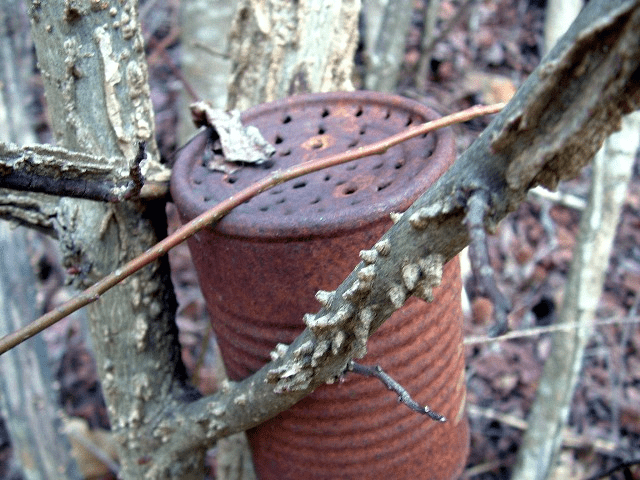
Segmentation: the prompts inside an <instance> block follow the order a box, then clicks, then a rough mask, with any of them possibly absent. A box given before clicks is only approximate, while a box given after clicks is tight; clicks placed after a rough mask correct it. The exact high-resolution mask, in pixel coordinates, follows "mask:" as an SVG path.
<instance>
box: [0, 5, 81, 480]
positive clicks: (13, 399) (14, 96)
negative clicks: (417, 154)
mask: <svg viewBox="0 0 640 480" xmlns="http://www.w3.org/2000/svg"><path fill="white" fill-rule="evenodd" d="M0 6H1V7H2V8H1V9H0V84H1V88H0V119H1V120H0V141H2V142H17V143H33V142H34V140H35V135H34V133H33V129H32V128H31V124H30V123H29V116H28V115H27V112H26V100H27V99H28V94H27V91H26V88H25V82H24V81H23V79H24V78H26V75H27V74H28V73H29V72H30V69H31V65H32V64H33V54H32V53H31V48H32V44H31V42H30V41H29V38H30V37H29V35H28V31H29V29H28V23H27V18H26V15H25V12H24V11H23V10H22V8H21V7H22V6H21V5H20V4H19V3H18V4H16V3H15V2H11V1H8V0H2V1H0ZM20 197H21V198H23V199H24V200H25V201H31V202H32V203H38V201H37V198H36V199H33V196H31V195H29V194H22V195H20ZM13 208H18V207H16V205H15V204H14V205H13ZM28 252H29V242H28V240H27V234H26V232H25V231H24V229H22V228H18V229H11V228H10V226H9V225H8V224H7V223H6V222H0V334H1V335H6V334H8V333H10V332H12V331H14V330H16V329H18V328H20V327H22V326H24V325H26V324H27V323H28V322H30V321H31V320H32V319H33V318H34V317H35V316H36V315H37V309H36V305H37V302H36V292H35V284H36V279H35V275H34V273H33V270H32V267H31V262H30V259H29V254H28ZM48 360H49V357H48V355H47V349H46V345H45V343H44V340H43V339H42V338H38V339H35V341H34V342H30V343H27V344H23V345H20V346H19V347H18V348H16V349H14V350H12V351H10V352H8V353H7V355H4V356H3V357H2V358H0V373H1V374H0V406H1V407H2V412H3V417H4V419H5V422H6V424H7V428H8V431H9V432H10V435H11V441H12V447H13V451H14V454H13V457H14V459H15V460H16V463H20V466H21V468H22V471H23V474H24V475H25V476H26V477H27V478H29V479H33V480H36V479H47V478H50V479H61V480H62V479H75V478H80V476H79V473H78V469H77V466H76V465H75V462H74V461H73V459H72V457H71V454H70V444H69V441H68V439H67V438H66V437H65V436H64V434H63V433H62V432H61V431H60V430H61V419H60V413H61V412H60V411H59V410H60V409H59V408H58V407H57V406H56V405H57V400H56V398H55V394H54V391H53V387H52V381H53V377H52V374H51V371H50V368H49V361H48Z"/></svg>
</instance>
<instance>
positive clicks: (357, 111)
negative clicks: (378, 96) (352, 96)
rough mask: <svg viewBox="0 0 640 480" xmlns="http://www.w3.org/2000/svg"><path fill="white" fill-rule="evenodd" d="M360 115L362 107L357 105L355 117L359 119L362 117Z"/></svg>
mask: <svg viewBox="0 0 640 480" xmlns="http://www.w3.org/2000/svg"><path fill="white" fill-rule="evenodd" d="M362 113H363V111H362V105H358V109H357V110H356V113H355V116H356V117H360V116H362Z"/></svg>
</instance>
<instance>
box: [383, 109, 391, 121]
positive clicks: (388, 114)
mask: <svg viewBox="0 0 640 480" xmlns="http://www.w3.org/2000/svg"><path fill="white" fill-rule="evenodd" d="M390 118H391V110H387V113H385V115H384V119H385V120H389V119H390Z"/></svg>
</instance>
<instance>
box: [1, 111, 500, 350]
mask: <svg viewBox="0 0 640 480" xmlns="http://www.w3.org/2000/svg"><path fill="white" fill-rule="evenodd" d="M502 107H503V104H495V105H487V106H482V105H479V106H475V107H471V108H469V109H467V110H464V111H462V112H457V113H454V114H451V115H448V116H446V117H442V118H439V119H437V120H433V121H430V122H427V123H424V124H422V125H417V126H415V127H412V128H409V129H407V130H405V131H404V132H400V133H398V134H396V135H392V136H391V137H389V138H386V139H384V140H381V141H379V142H375V143H372V144H370V145H367V146H365V147H359V148H357V149H354V150H349V151H347V152H343V153H339V154H336V155H330V156H328V157H324V158H319V159H316V160H311V161H309V162H305V163H302V164H300V165H297V166H295V167H292V168H289V169H287V170H285V171H280V170H277V171H275V172H273V173H272V174H270V175H269V176H267V177H265V178H264V179H263V180H261V181H260V182H257V183H254V184H253V185H251V186H249V187H247V188H246V189H245V190H243V191H241V192H239V193H237V194H236V195H234V196H233V197H231V198H229V199H227V200H225V201H224V202H221V203H219V204H218V205H216V206H214V207H212V208H211V209H209V210H208V211H206V212H205V213H203V214H202V215H200V216H199V217H197V218H195V219H193V220H191V221H190V222H189V223H187V224H185V225H183V226H182V227H181V228H179V229H178V230H176V231H175V232H173V233H172V234H171V235H170V236H168V237H166V238H165V239H163V240H162V241H160V242H158V243H157V244H156V245H154V246H153V247H152V248H150V249H149V250H147V251H146V252H145V253H144V254H142V255H139V256H138V257H136V258H134V259H133V260H131V261H130V262H129V263H127V264H126V265H124V266H122V267H121V268H118V269H117V270H116V271H115V272H113V273H111V274H110V275H107V276H106V277H104V278H103V279H102V280H100V281H99V282H97V283H95V284H94V285H92V286H91V287H89V288H87V289H86V290H85V291H83V292H82V293H81V294H80V295H78V296H76V297H74V298H72V299H71V300H69V301H67V302H65V303H63V304H62V305H59V306H58V307H57V308H56V309H55V310H53V311H51V312H48V313H47V314H45V315H43V316H42V317H40V318H38V319H37V320H35V321H33V322H32V323H30V324H29V325H27V326H25V327H24V328H22V329H21V330H19V331H16V332H12V333H11V334H9V335H7V336H5V337H3V338H2V339H0V355H1V354H2V353H4V352H6V351H7V350H9V349H11V348H13V347H14V346H16V345H18V344H19V343H21V342H23V341H25V340H27V339H28V338H30V337H32V336H33V335H35V334H37V333H39V332H41V331H42V330H44V329H45V328H48V327H50V326H51V325H53V324H55V323H56V322H58V321H59V320H62V319H63V318H64V317H66V316H67V315H69V314H71V313H73V312H74V311H76V310H78V309H80V308H82V307H84V306H86V305H89V304H90V303H92V302H95V301H96V300H98V299H99V298H100V296H101V295H102V294H104V293H105V292H107V291H108V290H109V289H111V288H112V287H113V286H115V285H117V284H118V283H120V282H122V281H123V280H124V279H126V278H128V277H129V276H131V275H133V274H134V273H136V272H137V271H139V270H140V269H141V268H143V267H145V266H147V265H149V264H150V263H151V262H153V261H155V260H157V259H159V258H160V257H162V256H164V255H165V254H166V253H167V252H168V251H169V250H171V249H172V248H173V247H175V246H176V245H179V244H180V243H182V242H184V241H185V240H186V239H187V238H189V237H191V236H193V235H194V234H195V233H197V232H198V231H200V230H202V229H203V228H205V227H206V226H208V225H211V224H212V223H214V222H217V221H219V220H220V219H221V218H222V217H223V216H225V215H226V214H227V213H229V212H230V211H231V210H232V209H234V208H235V207H237V206H238V205H240V204H242V203H243V202H246V201H247V200H249V199H250V198H252V197H254V196H256V195H257V194H259V193H261V192H264V191H266V190H268V189H270V188H273V187H275V186H276V185H279V184H281V183H283V182H286V181H288V180H291V179H293V178H297V177H300V176H302V175H306V174H308V173H311V172H315V171H317V170H322V169H323V168H328V167H331V166H334V165H340V164H342V163H346V162H349V161H352V160H356V159H358V158H363V157H367V156H370V155H377V154H382V153H384V152H386V151H387V150H388V149H389V148H391V147H392V146H394V145H398V144H399V143H402V142H404V141H406V140H409V139H411V138H414V137H417V136H419V135H423V134H425V133H427V132H431V131H434V130H437V129H439V128H443V127H446V126H449V125H453V124H455V123H460V122H465V121H468V120H471V119H472V118H475V117H477V116H481V115H488V114H491V113H496V112H498V111H500V109H501V108H502ZM141 151H142V150H141ZM132 176H133V175H132ZM134 178H135V176H134Z"/></svg>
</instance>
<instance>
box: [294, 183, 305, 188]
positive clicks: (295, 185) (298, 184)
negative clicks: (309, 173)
mask: <svg viewBox="0 0 640 480" xmlns="http://www.w3.org/2000/svg"><path fill="white" fill-rule="evenodd" d="M306 186H307V182H297V183H294V184H293V188H302V187H306Z"/></svg>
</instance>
